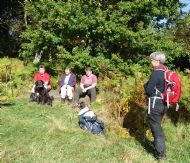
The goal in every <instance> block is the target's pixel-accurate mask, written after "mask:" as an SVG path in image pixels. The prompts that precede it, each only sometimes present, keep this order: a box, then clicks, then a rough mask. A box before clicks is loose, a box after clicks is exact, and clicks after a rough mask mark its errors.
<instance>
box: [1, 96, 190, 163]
mask: <svg viewBox="0 0 190 163" xmlns="http://www.w3.org/2000/svg"><path fill="white" fill-rule="evenodd" d="M94 111H95V112H97V113H98V114H99V117H100V119H101V115H102V114H103V113H104V107H103V106H101V105H100V104H99V105H97V106H96V107H95V108H94ZM77 118H78V117H77V112H76V110H75V109H73V108H71V107H70V106H68V105H61V104H60V102H58V101H57V102H56V101H55V102H54V105H53V107H52V108H51V107H48V106H42V105H37V104H35V103H29V102H28V100H26V99H25V98H23V99H18V100H16V101H14V102H13V103H12V104H11V105H4V106H1V109H0V120H1V121H0V136H1V162H65V163H69V162H100V163H104V162H105V163H107V162H109V163H110V162H126V163H127V162H156V161H155V160H154V157H153V156H152V154H151V153H149V152H148V151H147V150H145V149H144V148H143V147H142V145H141V144H140V143H139V141H137V140H136V139H135V138H133V137H131V138H120V137H119V136H118V135H117V134H115V133H114V132H111V131H108V132H107V133H106V134H105V135H92V134H91V133H88V132H86V131H83V130H81V129H80V128H79V127H78V119H77ZM111 121H112V120H110V119H109V120H108V121H107V122H106V124H107V125H109V124H110V123H111ZM163 127H164V132H165V135H166V140H167V156H168V160H167V161H165V162H178V163H179V162H181V163H186V162H190V125H189V124H186V125H185V124H182V123H179V124H177V126H175V125H174V124H172V123H171V122H168V123H165V124H164V126H163Z"/></svg>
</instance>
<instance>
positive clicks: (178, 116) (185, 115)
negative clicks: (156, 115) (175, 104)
mask: <svg viewBox="0 0 190 163" xmlns="http://www.w3.org/2000/svg"><path fill="white" fill-rule="evenodd" d="M167 117H168V118H169V119H171V122H172V123H173V124H174V125H175V126H176V125H177V123H178V122H180V123H183V124H185V125H187V124H189V123H190V112H189V111H188V110H187V109H185V108H183V107H182V108H180V109H179V110H178V111H176V110H175V108H169V109H168V111H167Z"/></svg>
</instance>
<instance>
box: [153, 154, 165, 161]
mask: <svg viewBox="0 0 190 163" xmlns="http://www.w3.org/2000/svg"><path fill="white" fill-rule="evenodd" d="M156 159H157V160H158V161H159V162H160V161H165V160H167V158H166V155H159V156H157V157H156Z"/></svg>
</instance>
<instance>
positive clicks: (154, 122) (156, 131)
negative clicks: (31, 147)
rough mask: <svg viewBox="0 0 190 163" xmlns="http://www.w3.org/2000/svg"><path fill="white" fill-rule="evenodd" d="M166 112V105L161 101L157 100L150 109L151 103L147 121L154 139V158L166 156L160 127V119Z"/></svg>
mask: <svg viewBox="0 0 190 163" xmlns="http://www.w3.org/2000/svg"><path fill="white" fill-rule="evenodd" d="M151 101H152V100H151ZM166 111H167V107H166V105H165V104H164V103H163V101H162V100H161V99H157V100H156V102H155V106H154V108H152V103H151V109H150V114H149V115H148V121H149V124H150V128H151V131H152V134H153V137H154V147H155V150H156V156H158V157H159V156H165V154H166V145H165V137H164V133H163V130H162V127H161V122H162V118H163V116H164V114H165V113H166Z"/></svg>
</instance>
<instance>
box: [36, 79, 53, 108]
mask: <svg viewBox="0 0 190 163" xmlns="http://www.w3.org/2000/svg"><path fill="white" fill-rule="evenodd" d="M34 90H35V94H33V97H32V100H33V101H36V102H37V103H38V104H39V103H42V104H43V105H44V104H47V105H50V106H52V102H53V100H54V98H53V96H51V97H50V95H49V93H48V91H47V90H46V88H45V87H44V81H42V80H38V81H36V82H35V89H34Z"/></svg>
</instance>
